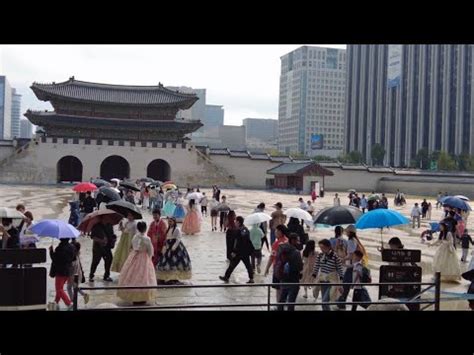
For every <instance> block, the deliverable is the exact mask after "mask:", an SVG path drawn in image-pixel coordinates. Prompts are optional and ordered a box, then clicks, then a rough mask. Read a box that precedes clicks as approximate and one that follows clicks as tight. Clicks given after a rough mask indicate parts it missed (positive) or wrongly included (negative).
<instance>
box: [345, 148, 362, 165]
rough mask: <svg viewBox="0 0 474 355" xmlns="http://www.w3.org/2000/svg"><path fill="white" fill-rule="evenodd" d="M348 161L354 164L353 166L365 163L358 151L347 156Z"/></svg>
mask: <svg viewBox="0 0 474 355" xmlns="http://www.w3.org/2000/svg"><path fill="white" fill-rule="evenodd" d="M347 159H348V162H349V163H353V164H360V163H363V162H364V157H363V156H362V154H361V153H360V152H358V151H357V150H353V151H352V152H350V153H349V154H348V155H347Z"/></svg>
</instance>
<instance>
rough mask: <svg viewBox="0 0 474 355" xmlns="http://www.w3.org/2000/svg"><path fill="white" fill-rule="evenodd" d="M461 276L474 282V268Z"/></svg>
mask: <svg viewBox="0 0 474 355" xmlns="http://www.w3.org/2000/svg"><path fill="white" fill-rule="evenodd" d="M461 276H462V278H463V279H465V280H467V281H471V282H474V269H471V270H469V271H466V272H465V273H463V274H462V275H461Z"/></svg>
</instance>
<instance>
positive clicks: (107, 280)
mask: <svg viewBox="0 0 474 355" xmlns="http://www.w3.org/2000/svg"><path fill="white" fill-rule="evenodd" d="M104 281H105V282H113V281H114V280H112V278H111V277H110V276H107V277H104Z"/></svg>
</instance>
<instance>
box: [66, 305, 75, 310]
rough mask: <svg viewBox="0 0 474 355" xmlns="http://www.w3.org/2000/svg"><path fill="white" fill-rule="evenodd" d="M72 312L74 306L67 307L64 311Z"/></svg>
mask: <svg viewBox="0 0 474 355" xmlns="http://www.w3.org/2000/svg"><path fill="white" fill-rule="evenodd" d="M73 310H74V305H72V304H71V305H70V306H67V308H66V311H73Z"/></svg>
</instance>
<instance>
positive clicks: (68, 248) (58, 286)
mask: <svg viewBox="0 0 474 355" xmlns="http://www.w3.org/2000/svg"><path fill="white" fill-rule="evenodd" d="M49 255H50V257H51V260H52V263H51V269H50V272H49V276H51V277H53V278H54V287H55V290H56V296H55V298H54V302H55V303H56V309H59V301H61V300H62V301H63V302H64V304H65V305H66V306H67V307H68V310H71V309H72V302H71V299H70V298H69V296H68V295H67V293H66V292H64V285H65V284H66V282H67V281H68V280H69V277H70V276H71V269H72V262H73V260H74V247H73V246H72V245H71V244H69V238H64V239H61V240H60V242H59V245H58V246H57V247H56V249H54V250H53V246H52V245H51V246H50V247H49Z"/></svg>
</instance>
